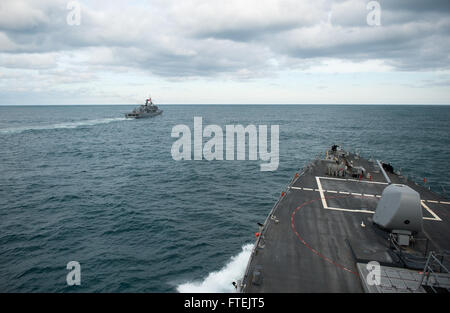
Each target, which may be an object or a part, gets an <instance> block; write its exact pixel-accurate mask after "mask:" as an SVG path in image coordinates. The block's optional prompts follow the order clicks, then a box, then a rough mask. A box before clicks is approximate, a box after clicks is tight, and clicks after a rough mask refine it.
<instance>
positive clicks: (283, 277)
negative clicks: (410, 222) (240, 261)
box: [241, 154, 450, 293]
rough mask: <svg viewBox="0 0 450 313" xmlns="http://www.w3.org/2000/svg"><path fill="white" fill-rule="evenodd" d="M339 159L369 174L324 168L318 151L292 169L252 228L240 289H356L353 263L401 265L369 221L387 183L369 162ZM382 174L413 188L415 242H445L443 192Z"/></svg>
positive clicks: (423, 245) (427, 245)
mask: <svg viewBox="0 0 450 313" xmlns="http://www.w3.org/2000/svg"><path fill="white" fill-rule="evenodd" d="M347 160H349V161H352V162H353V164H354V166H362V167H364V168H365V169H366V171H368V172H369V173H370V174H371V176H372V178H371V179H370V178H369V179H366V178H363V179H356V178H350V177H348V176H347V177H335V176H328V175H327V164H329V163H327V161H325V160H319V159H317V160H316V161H314V162H313V163H312V164H311V165H309V166H308V167H306V168H305V169H304V171H303V172H302V173H300V175H296V177H294V179H293V180H292V181H291V183H290V184H289V186H288V187H287V190H286V191H285V193H284V194H283V195H282V196H280V199H279V200H278V202H277V203H276V205H275V206H274V208H273V209H272V211H271V212H270V214H269V216H268V218H267V219H266V221H265V222H264V226H263V227H262V228H261V230H260V232H261V235H260V236H259V237H258V239H257V241H256V244H255V247H254V249H253V252H252V255H251V258H250V260H249V263H248V265H247V270H246V273H245V276H244V278H243V280H242V282H241V291H242V292H249V293H254V292H263V293H266V292H352V293H353V292H364V291H365V290H364V283H362V279H361V277H360V273H359V272H358V263H368V262H370V261H377V262H379V263H380V264H381V265H382V266H387V267H394V268H395V267H399V268H400V267H402V265H400V262H399V260H397V259H396V258H395V255H392V253H390V252H389V247H390V244H389V240H388V236H389V234H387V232H385V231H383V230H381V229H379V228H378V227H377V226H376V225H374V224H373V222H372V218H373V213H374V212H375V208H376V206H377V203H378V201H379V199H380V197H381V193H382V191H383V189H384V188H385V187H386V186H387V185H388V183H387V182H386V180H385V178H384V176H383V174H382V173H381V172H380V169H379V167H378V165H377V164H376V163H374V162H372V161H368V160H366V159H363V158H359V157H357V156H355V155H353V154H350V155H349V156H348V157H347ZM387 175H388V176H389V178H390V180H391V181H392V183H394V184H396V183H399V184H405V185H408V186H410V187H411V188H413V189H414V190H416V191H417V192H419V194H420V197H421V202H422V210H423V219H424V220H423V227H424V231H423V233H420V234H418V238H417V244H416V246H415V249H416V250H417V251H423V253H424V255H426V253H427V251H448V250H450V240H449V235H450V202H449V200H447V199H445V198H443V197H442V196H440V195H438V194H436V193H433V192H431V191H430V190H429V189H427V188H425V187H423V186H420V185H417V184H415V183H414V182H411V181H408V180H407V179H406V178H405V177H403V176H400V175H396V174H392V173H387ZM426 238H427V239H428V240H426ZM417 251H416V252H417Z"/></svg>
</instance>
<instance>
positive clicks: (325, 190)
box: [290, 186, 450, 204]
mask: <svg viewBox="0 0 450 313" xmlns="http://www.w3.org/2000/svg"><path fill="white" fill-rule="evenodd" d="M290 188H291V189H296V190H304V191H316V192H319V191H320V190H319V189H314V188H307V187H294V186H292V187H290ZM322 191H323V192H327V193H338V194H343V195H352V196H362V197H369V198H381V195H372V194H370V193H356V192H349V191H339V190H328V189H322ZM422 201H423V202H429V203H436V204H450V202H446V201H437V200H422Z"/></svg>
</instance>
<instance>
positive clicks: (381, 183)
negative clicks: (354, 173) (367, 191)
mask: <svg viewBox="0 0 450 313" xmlns="http://www.w3.org/2000/svg"><path fill="white" fill-rule="evenodd" d="M316 177H317V176H316ZM318 177H319V178H320V179H331V180H340V181H349V182H357V183H367V184H380V185H388V183H384V182H378V181H367V180H358V179H349V178H347V179H346V178H336V177H322V176H318Z"/></svg>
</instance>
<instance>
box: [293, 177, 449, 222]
mask: <svg viewBox="0 0 450 313" xmlns="http://www.w3.org/2000/svg"><path fill="white" fill-rule="evenodd" d="M321 178H322V179H333V180H341V181H342V180H343V181H355V182H365V183H373V184H383V185H387V183H381V182H370V181H359V180H355V179H341V178H331V177H320V176H316V182H317V187H318V188H317V189H315V188H307V187H293V186H292V187H290V188H291V189H296V190H303V191H315V192H319V193H320V200H321V201H322V206H323V208H324V209H326V210H334V211H343V212H354V213H368V214H374V213H375V211H370V210H358V209H356V210H353V209H343V208H334V207H329V206H328V203H327V200H326V198H325V195H324V192H328V193H337V194H345V195H352V196H362V197H371V198H381V195H372V194H361V193H356V192H348V191H339V190H325V189H323V188H322V184H321V182H320V179H321ZM420 202H421V205H422V206H423V207H424V208H425V210H427V211H428V212H429V213H430V214H431V215H432V216H433V217H423V219H424V220H430V221H442V220H441V218H440V217H439V216H438V215H437V214H436V213H434V212H433V210H431V209H430V208H429V207H428V206H427V205H426V204H425V202H430V203H438V204H450V202H445V201H436V200H421V201H420Z"/></svg>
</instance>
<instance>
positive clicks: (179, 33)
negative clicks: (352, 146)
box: [0, 0, 450, 78]
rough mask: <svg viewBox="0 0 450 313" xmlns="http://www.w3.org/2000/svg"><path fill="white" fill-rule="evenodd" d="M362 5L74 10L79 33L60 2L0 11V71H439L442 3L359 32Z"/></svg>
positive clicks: (412, 8) (399, 6) (324, 2)
mask: <svg viewBox="0 0 450 313" xmlns="http://www.w3.org/2000/svg"><path fill="white" fill-rule="evenodd" d="M82 3H84V2H82ZM367 3H368V1H365V0H346V1H344V0H342V1H328V0H317V1H301V2H300V1H298V0H295V1H294V0H292V1H290V0H286V1H278V2H276V1H269V0H267V1H261V0H259V1H253V0H252V1H250V0H248V1H234V0H233V1H231V0H229V1H200V0H186V1H154V2H149V3H148V4H145V5H144V4H138V5H137V6H133V7H130V8H126V7H123V6H124V5H125V4H124V3H121V2H113V3H112V4H111V5H108V7H107V8H101V9H100V8H98V7H96V6H95V4H97V3H94V4H93V5H92V6H88V5H83V6H82V23H81V25H80V26H69V25H67V23H66V15H67V13H68V11H67V9H66V4H67V1H63V0H44V1H33V0H30V1H23V0H17V1H8V2H2V3H1V4H0V52H1V53H2V54H3V56H4V57H3V58H2V61H1V62H0V66H2V67H7V68H14V67H16V68H29V69H45V68H54V67H56V66H58V64H60V63H59V62H62V61H60V60H63V59H64V60H65V62H70V63H73V64H76V65H77V66H85V67H89V68H93V69H95V68H101V69H107V68H109V69H110V70H114V68H124V67H128V68H130V69H139V70H144V71H148V72H150V73H152V74H154V75H158V76H162V77H168V78H174V77H180V76H181V77H200V76H216V75H233V74H235V75H236V78H240V77H247V78H251V77H260V76H261V75H262V76H265V75H270V73H275V72H276V71H277V70H287V69H289V68H290V67H291V66H294V67H295V66H297V65H299V64H314V60H317V61H320V60H322V59H324V58H337V59H345V60H351V61H356V62H360V61H365V60H371V59H377V60H383V62H384V63H385V64H387V65H389V66H391V67H393V68H394V69H396V70H402V71H420V70H445V69H448V68H449V64H450V63H449V55H450V22H449V21H450V19H449V13H450V9H449V7H450V5H449V3H450V2H449V1H448V0H442V1H441V0H435V1H421V0H413V1H412V0H408V1H393V0H390V1H386V0H382V1H380V3H381V8H382V18H381V21H382V25H381V26H379V27H371V26H368V25H367V23H366V15H367V13H368V11H367V9H366V5H367ZM86 4H89V3H88V2H86ZM141 5H142V6H141ZM24 56H34V58H33V60H32V61H30V59H29V58H28V60H26V58H24ZM61 56H65V58H62V57H61ZM273 60H276V62H273ZM243 73H244V74H243ZM252 73H253V75H252Z"/></svg>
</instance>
